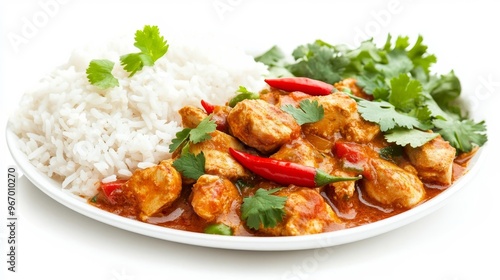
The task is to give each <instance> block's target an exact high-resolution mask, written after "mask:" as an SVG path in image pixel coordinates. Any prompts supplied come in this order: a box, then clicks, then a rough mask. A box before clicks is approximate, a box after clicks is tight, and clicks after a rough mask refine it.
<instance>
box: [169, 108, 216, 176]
mask: <svg viewBox="0 0 500 280" xmlns="http://www.w3.org/2000/svg"><path fill="white" fill-rule="evenodd" d="M211 118H212V116H211V115H209V116H208V117H206V118H204V119H203V120H202V121H201V122H200V123H199V124H198V126H196V127H195V128H184V129H183V130H181V131H179V132H177V133H176V134H175V138H174V139H173V140H172V144H170V146H169V150H170V153H173V152H175V151H176V150H177V149H179V148H180V149H182V150H181V153H180V157H179V158H177V159H176V160H174V162H173V164H172V165H173V166H174V168H175V169H176V170H177V171H179V172H180V173H181V174H182V175H183V176H184V177H186V178H190V179H194V180H198V178H199V177H200V176H201V175H203V174H205V155H204V154H203V152H200V153H198V154H197V155H195V154H193V153H191V152H189V145H190V144H191V143H193V144H197V143H200V142H202V141H205V140H208V139H210V138H211V136H210V133H212V132H214V131H215V130H216V129H217V124H216V123H215V121H214V120H212V119H211Z"/></svg>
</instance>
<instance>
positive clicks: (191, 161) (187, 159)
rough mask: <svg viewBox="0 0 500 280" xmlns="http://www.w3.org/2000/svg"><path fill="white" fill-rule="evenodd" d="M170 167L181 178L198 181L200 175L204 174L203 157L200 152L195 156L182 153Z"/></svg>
mask: <svg viewBox="0 0 500 280" xmlns="http://www.w3.org/2000/svg"><path fill="white" fill-rule="evenodd" d="M172 165H173V166H174V167H175V169H176V170H177V171H179V172H180V173H182V176H184V177H186V178H190V179H194V180H198V178H200V176H201V175H203V174H205V155H204V154H203V152H200V153H199V154H197V155H194V154H192V153H189V152H188V153H182V154H181V156H180V157H179V158H178V159H176V160H175V161H174V162H173V163H172Z"/></svg>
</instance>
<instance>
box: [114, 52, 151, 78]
mask: <svg viewBox="0 0 500 280" xmlns="http://www.w3.org/2000/svg"><path fill="white" fill-rule="evenodd" d="M120 62H121V65H122V66H123V69H125V71H127V72H129V73H130V75H129V77H132V76H133V75H134V74H135V73H136V72H137V71H140V70H142V68H143V67H144V66H151V65H153V63H152V62H151V59H150V57H148V56H147V55H144V54H143V53H129V54H125V55H122V56H120Z"/></svg>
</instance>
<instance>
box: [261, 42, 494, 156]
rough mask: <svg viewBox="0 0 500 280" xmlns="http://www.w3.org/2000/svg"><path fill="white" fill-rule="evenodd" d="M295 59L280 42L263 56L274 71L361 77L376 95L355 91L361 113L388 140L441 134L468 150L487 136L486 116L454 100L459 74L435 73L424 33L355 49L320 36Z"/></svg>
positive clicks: (415, 140)
mask: <svg viewBox="0 0 500 280" xmlns="http://www.w3.org/2000/svg"><path fill="white" fill-rule="evenodd" d="M292 58H293V60H292V61H291V62H290V61H288V60H287V57H286V56H285V55H284V54H283V53H282V52H281V51H280V50H279V49H277V48H276V47H273V49H271V50H270V51H268V52H266V53H265V54H263V55H262V56H259V57H258V59H259V61H260V62H263V63H265V64H267V65H269V67H270V69H271V68H272V69H273V71H272V73H280V72H281V73H284V72H286V71H288V72H289V73H290V74H291V75H294V76H305V77H309V78H313V79H317V80H322V81H324V82H328V83H335V82H338V81H340V80H341V79H345V78H356V80H357V83H358V85H359V86H360V87H362V88H363V90H364V91H365V92H366V93H368V94H371V95H372V96H373V101H368V100H364V99H361V98H355V97H354V96H352V97H353V98H355V99H356V101H357V102H358V111H359V113H360V114H361V116H362V117H363V118H364V119H366V120H368V121H371V122H375V123H377V124H379V125H380V128H381V130H382V132H383V133H384V136H385V138H386V140H387V141H389V142H393V143H397V144H398V145H401V146H405V145H411V146H413V147H416V146H420V145H423V144H425V143H426V142H427V141H430V140H431V139H433V138H434V137H435V136H436V135H437V134H436V133H439V134H440V135H441V136H442V137H443V138H444V139H445V140H447V141H448V142H449V143H450V144H451V145H452V146H453V147H455V148H456V149H457V150H458V152H469V151H471V150H472V149H473V147H474V146H482V145H483V144H484V143H485V142H486V141H487V136H486V125H485V123H484V121H481V122H474V121H473V120H470V119H467V118H465V117H463V116H464V114H463V113H462V110H461V109H460V108H459V107H457V106H456V105H455V104H457V102H456V101H457V99H458V98H459V97H460V93H461V85H460V81H459V79H458V78H457V76H456V75H455V73H454V72H453V71H451V72H449V73H448V74H445V75H438V74H435V73H432V71H431V67H432V65H433V64H434V63H436V61H437V59H436V56H435V55H434V54H430V53H429V52H428V47H427V46H426V45H425V44H423V37H422V36H418V38H417V40H416V41H415V42H414V43H413V45H412V44H411V43H410V40H409V38H408V37H407V36H398V37H397V38H392V36H391V35H388V37H387V40H386V42H385V44H384V45H383V46H382V47H378V46H377V45H376V44H375V43H374V42H373V40H372V39H370V40H366V41H364V42H362V43H361V44H360V45H359V46H358V47H356V48H350V47H348V46H345V45H331V44H328V43H326V42H324V41H321V40H316V41H314V42H313V43H312V44H306V45H302V46H298V47H297V48H296V49H295V50H294V51H293V52H292ZM279 67H281V68H283V69H284V70H283V71H279V70H278V69H276V68H279ZM465 115H466V114H465ZM428 130H432V132H428Z"/></svg>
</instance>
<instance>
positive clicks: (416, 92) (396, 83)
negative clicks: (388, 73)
mask: <svg viewBox="0 0 500 280" xmlns="http://www.w3.org/2000/svg"><path fill="white" fill-rule="evenodd" d="M390 84H391V93H390V95H389V102H390V103H391V104H392V105H394V107H396V108H397V109H400V110H403V111H409V110H411V109H414V108H416V107H417V106H418V104H417V102H418V101H419V99H420V98H421V97H420V96H421V93H422V84H420V82H419V81H417V80H415V79H410V77H409V76H408V75H406V74H400V75H399V76H398V77H395V78H392V79H391V81H390Z"/></svg>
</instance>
